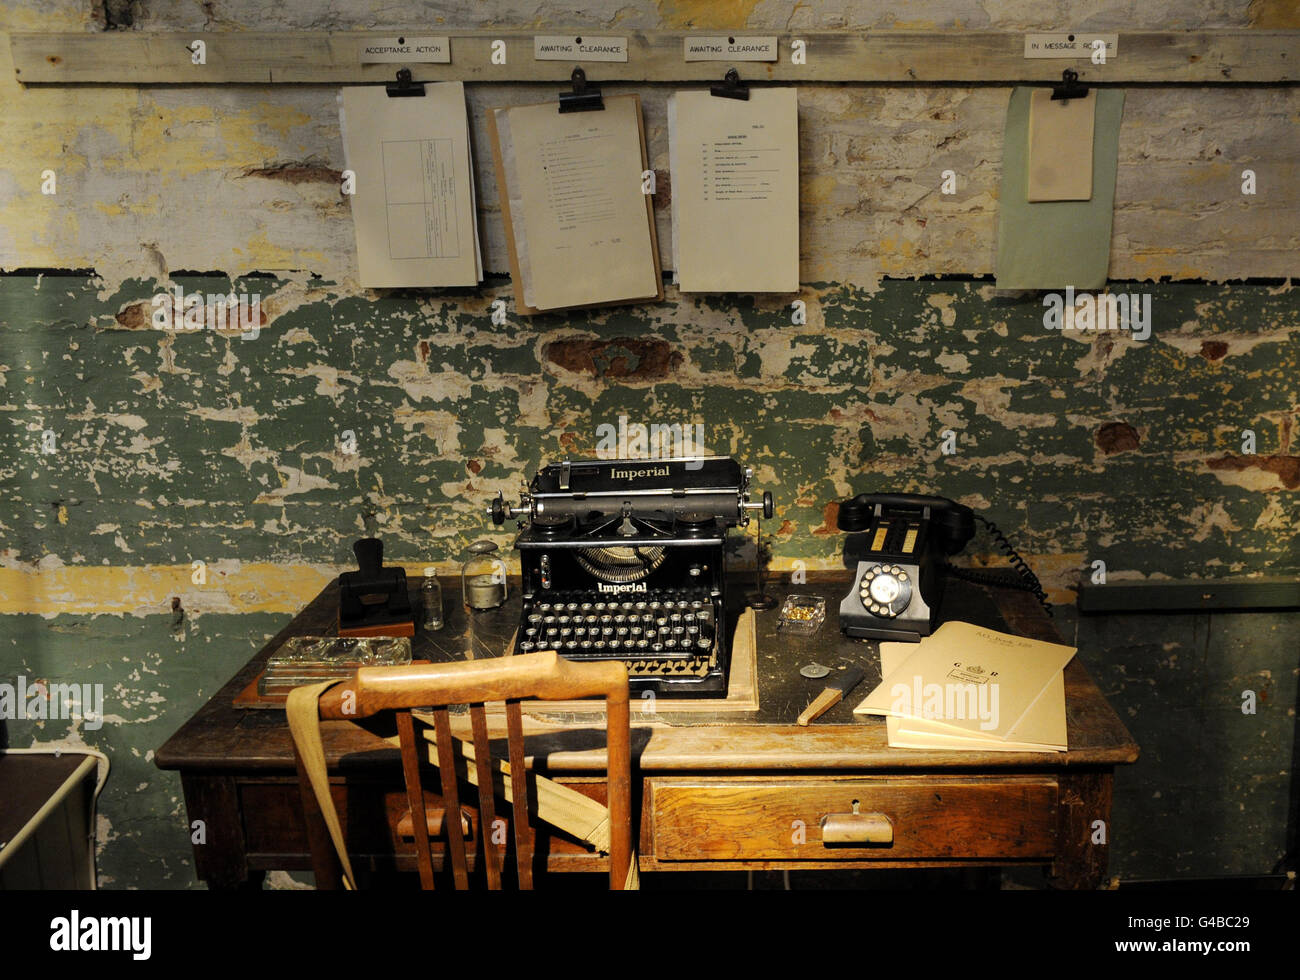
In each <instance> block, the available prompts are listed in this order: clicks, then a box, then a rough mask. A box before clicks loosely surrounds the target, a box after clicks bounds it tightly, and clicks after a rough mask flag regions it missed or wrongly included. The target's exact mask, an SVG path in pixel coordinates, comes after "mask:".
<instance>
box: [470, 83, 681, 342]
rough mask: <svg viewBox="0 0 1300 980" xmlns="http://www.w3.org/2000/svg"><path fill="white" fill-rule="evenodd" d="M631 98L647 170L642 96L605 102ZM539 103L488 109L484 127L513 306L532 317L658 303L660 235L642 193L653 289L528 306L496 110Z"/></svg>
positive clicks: (624, 97) (610, 98)
mask: <svg viewBox="0 0 1300 980" xmlns="http://www.w3.org/2000/svg"><path fill="white" fill-rule="evenodd" d="M627 99H631V100H633V103H634V111H635V115H636V123H637V133H638V137H639V140H640V147H641V170H642V171H645V170H647V169H649V156H648V154H647V152H646V138H645V120H644V118H643V116H642V114H641V97H640V96H639V95H635V94H633V95H616V96H606V97H605V103H606V105H609V104H611V103H617V102H619V101H622V100H627ZM537 105H539V104H533V105H529V106H508V107H502V108H499V109H489V110H488V112H487V130H488V138H489V139H490V140H491V146H492V160H493V164H494V169H495V171H496V181H497V194H498V197H499V199H500V202H501V216H502V219H503V221H504V223H505V232H506V249H507V252H508V254H509V259H510V277H511V282H512V283H513V286H514V295H515V308H516V310H517V311H518V312H520V313H523V314H527V315H529V316H534V315H536V314H538V313H553V312H556V311H557V310H569V309H594V308H599V307H608V306H627V305H630V304H634V303H645V302H649V301H654V302H661V301H662V300H663V298H664V286H663V270H662V267H661V264H660V260H659V236H658V233H657V231H656V229H655V220H654V200H653V195H650V194H644V195H642V196H643V197H644V198H645V215H646V224H647V227H648V229H649V232H650V255H651V260H652V261H653V263H654V282H655V286H656V288H655V291H654V292H652V293H648V294H647V295H645V296H629V297H624V298H620V299H615V300H597V301H594V302H591V303H579V304H574V305H570V306H555V307H547V308H545V309H542V308H538V307H535V306H531V305H529V304H528V303H526V302H525V300H524V280H523V273H522V269H521V265H520V261H519V254H518V251H517V249H516V246H515V241H516V239H515V216H514V215H513V214H512V211H511V205H510V187H509V184H508V182H507V180H506V168H505V159H504V156H503V153H502V149H501V135H500V130H499V128H498V126H497V113H498V112H511V111H513V110H514V109H529V108H535V107H536V106H537ZM540 105H546V106H548V107H549V108H550V109H551V110H552V111H558V110H557V109H556V104H555V103H554V102H548V103H540Z"/></svg>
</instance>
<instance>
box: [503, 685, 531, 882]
mask: <svg viewBox="0 0 1300 980" xmlns="http://www.w3.org/2000/svg"><path fill="white" fill-rule="evenodd" d="M506 740H507V742H508V743H509V749H510V795H511V796H513V797H514V820H512V821H511V822H512V823H513V824H514V829H515V865H516V866H517V867H518V869H519V887H520V889H521V890H525V891H531V890H532V887H533V827H532V824H531V823H530V822H529V819H528V781H527V778H526V773H525V771H524V722H523V714H522V712H521V711H520V710H519V702H518V701H514V700H510V701H507V702H506Z"/></svg>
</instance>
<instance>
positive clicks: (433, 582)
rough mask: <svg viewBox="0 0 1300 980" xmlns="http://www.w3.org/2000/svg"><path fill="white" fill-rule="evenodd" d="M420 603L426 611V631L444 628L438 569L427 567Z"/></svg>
mask: <svg viewBox="0 0 1300 980" xmlns="http://www.w3.org/2000/svg"><path fill="white" fill-rule="evenodd" d="M420 605H421V606H422V607H423V612H424V629H425V632H428V633H435V632H437V631H438V630H440V629H442V627H443V625H444V623H443V618H442V586H441V585H439V584H438V570H437V569H436V568H426V569H425V570H424V583H423V584H422V585H421V586H420Z"/></svg>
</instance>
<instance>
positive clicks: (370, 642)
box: [257, 636, 411, 696]
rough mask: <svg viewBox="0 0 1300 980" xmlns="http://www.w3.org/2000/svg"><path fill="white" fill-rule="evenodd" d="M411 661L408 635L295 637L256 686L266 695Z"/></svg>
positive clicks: (269, 666)
mask: <svg viewBox="0 0 1300 980" xmlns="http://www.w3.org/2000/svg"><path fill="white" fill-rule="evenodd" d="M410 662H411V640H410V638H409V637H405V636H294V637H290V638H289V639H288V640H285V642H284V643H283V644H282V645H281V646H280V648H279V649H278V650H276V651H275V654H274V655H273V656H272V657H271V659H270V660H268V661H267V662H266V670H265V672H263V674H262V677H261V679H260V680H259V681H258V683H257V691H258V693H259V694H261V695H263V696H278V695H287V694H288V693H289V692H290V691H291V690H293V689H294V688H295V687H299V686H301V685H303V684H314V683H316V682H317V681H324V680H331V679H333V678H343V677H347V676H349V675H350V674H351V673H352V672H353V671H354V670H356V669H357V668H358V667H400V666H405V665H406V664H409V663H410Z"/></svg>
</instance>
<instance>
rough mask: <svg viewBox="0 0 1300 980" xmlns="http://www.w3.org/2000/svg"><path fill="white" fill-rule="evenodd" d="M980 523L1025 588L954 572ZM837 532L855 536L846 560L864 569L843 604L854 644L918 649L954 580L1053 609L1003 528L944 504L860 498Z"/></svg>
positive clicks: (891, 496)
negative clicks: (1011, 592)
mask: <svg viewBox="0 0 1300 980" xmlns="http://www.w3.org/2000/svg"><path fill="white" fill-rule="evenodd" d="M976 521H979V522H980V523H981V524H983V525H984V526H985V527H987V528H988V529H989V530H990V532H991V533H992V534H993V536H994V539H995V540H996V541H997V542H998V546H999V548H1001V549H1002V551H1003V553H1005V554H1007V555H1009V556H1010V557H1011V560H1012V566H1013V568H1014V569H1015V572H1016V574H1017V575H1018V576H1019V579H1018V580H1008V579H1006V578H1004V577H1002V576H999V575H997V574H996V573H994V574H990V573H982V572H974V571H971V570H969V569H961V568H957V567H955V566H953V565H950V564H948V560H947V559H948V557H949V556H951V555H955V554H957V553H958V552H960V551H961V550H962V549H963V548H965V547H966V544H967V542H969V541H970V539H971V538H972V537H974V535H975V522H976ZM836 524H837V526H838V527H839V529H840V530H841V531H847V532H849V538H848V540H847V541H846V543H845V546H844V557H845V559H846V560H849V561H852V560H855V559H856V561H857V572H856V573H855V575H854V578H853V587H852V589H850V590H849V594H848V595H846V596H845V597H844V601H843V602H841V603H840V629H841V630H842V631H843V632H844V633H845V634H847V635H848V636H857V637H866V638H869V639H876V640H913V641H915V640H920V639H921V637H923V636H929V635H930V633H932V632H933V631H934V630H935V629H936V628H937V627H938V626H939V623H940V621H941V619H940V610H939V606H940V603H941V602H942V599H943V591H944V584H945V580H946V576H947V575H948V574H949V573H951V574H953V575H956V576H958V577H960V578H966V579H970V580H972V581H976V582H982V583H985V584H989V585H1001V586H1009V587H1012V588H1020V589H1024V590H1026V591H1028V592H1033V593H1034V594H1035V595H1036V596H1037V597H1038V599H1039V601H1040V602H1043V604H1044V606H1046V605H1047V603H1046V597H1047V594H1046V592H1045V591H1044V590H1043V588H1042V586H1041V585H1040V584H1039V581H1038V578H1037V577H1036V576H1035V575H1034V573H1033V571H1032V570H1031V569H1030V568H1029V566H1028V565H1027V564H1026V563H1025V561H1024V559H1022V558H1021V557H1020V555H1019V554H1018V553H1017V552H1016V550H1015V549H1014V548H1012V547H1011V544H1010V542H1008V541H1007V539H1006V537H1005V536H1004V535H1003V534H1002V532H1001V531H999V530H998V528H997V526H996V525H995V524H993V523H992V522H991V521H988V520H985V519H984V518H983V517H981V516H980V515H978V514H976V513H975V512H974V511H972V510H971V509H970V508H969V507H965V506H963V505H961V504H959V503H956V502H954V501H952V500H948V499H947V498H945V497H926V496H918V495H913V494H899V493H878V494H866V493H860V494H858V495H857V496H856V497H853V498H851V499H849V500H845V501H844V502H842V503H841V504H840V509H839V515H838V517H837V518H836ZM1048 611H1049V612H1050V611H1051V610H1050V606H1049V607H1048Z"/></svg>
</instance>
